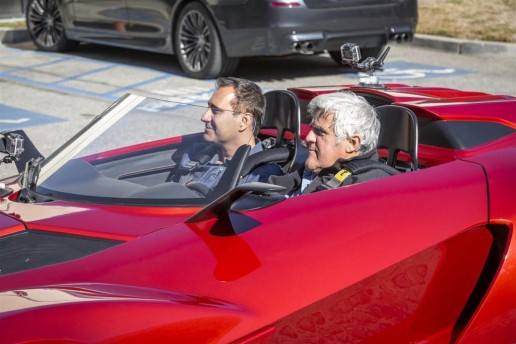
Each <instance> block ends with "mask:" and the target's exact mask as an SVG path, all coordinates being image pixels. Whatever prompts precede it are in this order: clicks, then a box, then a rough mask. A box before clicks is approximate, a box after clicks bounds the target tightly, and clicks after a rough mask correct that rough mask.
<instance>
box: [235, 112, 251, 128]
mask: <svg viewBox="0 0 516 344" xmlns="http://www.w3.org/2000/svg"><path fill="white" fill-rule="evenodd" d="M249 126H251V127H252V126H253V116H252V115H251V114H250V113H249V112H246V113H243V114H242V116H241V120H240V126H239V127H238V129H239V130H240V131H245V130H246V129H247V128H249Z"/></svg>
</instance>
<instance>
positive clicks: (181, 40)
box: [174, 3, 239, 79]
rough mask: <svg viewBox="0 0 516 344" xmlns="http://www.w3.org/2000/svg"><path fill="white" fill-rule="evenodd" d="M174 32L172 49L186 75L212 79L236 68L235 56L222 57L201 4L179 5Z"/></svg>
mask: <svg viewBox="0 0 516 344" xmlns="http://www.w3.org/2000/svg"><path fill="white" fill-rule="evenodd" d="M174 33H175V37H174V44H175V52H176V55H177V57H178V60H179V63H180V65H181V68H182V69H183V71H184V72H185V73H186V74H187V75H188V76H190V77H193V78H197V79H209V78H216V77H219V76H224V75H228V74H230V73H232V72H234V70H235V69H236V67H237V65H238V61H239V59H238V58H229V57H227V56H226V53H225V52H224V48H223V47H222V43H221V40H220V38H219V35H218V33H217V29H216V27H215V24H214V22H213V20H212V19H211V16H210V14H209V13H208V11H207V10H206V9H205V8H204V7H203V6H202V5H201V4H199V3H190V4H188V5H187V6H185V8H183V10H182V11H181V13H180V15H179V20H178V21H177V25H176V28H175V30H174Z"/></svg>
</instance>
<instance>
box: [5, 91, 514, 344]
mask: <svg viewBox="0 0 516 344" xmlns="http://www.w3.org/2000/svg"><path fill="white" fill-rule="evenodd" d="M291 90H292V91H293V92H294V93H295V94H296V95H297V96H298V98H299V99H300V101H301V103H302V104H304V103H305V102H307V101H309V100H310V99H311V98H313V97H314V96H315V95H318V94H321V93H327V92H336V91H341V90H351V91H353V92H356V93H359V94H361V95H364V96H366V99H368V100H369V101H372V99H376V101H380V102H381V103H380V104H388V103H392V104H397V105H402V106H405V107H407V108H409V109H411V110H412V111H414V113H415V114H416V115H417V116H418V119H419V120H421V122H424V121H425V120H424V119H429V120H432V121H444V122H446V121H457V122H461V121H463V122H468V123H471V122H483V123H488V122H489V123H495V126H496V125H502V126H504V127H505V129H504V130H506V131H507V132H508V133H507V134H504V135H503V136H501V137H496V138H494V139H491V138H488V139H486V140H484V142H482V143H480V144H475V145H473V146H467V147H462V148H457V147H440V146H436V145H431V144H428V143H426V144H425V143H420V145H419V162H420V165H421V166H422V168H420V169H419V170H417V171H412V172H406V173H403V174H401V175H397V176H393V177H389V178H384V179H379V180H375V181H369V182H365V183H361V184H357V185H352V186H349V187H343V188H339V189H334V190H329V191H323V192H317V193H313V194H309V195H303V196H299V197H291V198H288V199H286V200H284V201H281V202H277V203H274V204H272V205H269V206H264V207H259V208H257V209H252V210H245V211H228V213H230V220H229V222H231V224H232V225H233V226H236V227H238V226H240V225H242V226H244V225H246V223H249V222H251V223H252V224H251V225H250V227H251V228H252V229H250V230H247V231H245V232H243V233H241V234H234V235H226V234H220V233H219V234H214V233H215V232H214V228H217V226H218V227H224V226H227V225H228V222H227V221H226V220H227V219H226V220H224V219H223V218H222V216H204V217H203V216H201V217H195V216H194V214H195V213H197V212H198V211H202V207H201V206H190V207H166V206H165V207H163V206H161V207H153V206H139V207H136V206H130V205H106V204H95V203H86V202H79V201H69V200H53V201H49V202H41V203H21V202H18V201H16V197H17V192H18V190H19V187H17V186H16V185H12V187H13V188H14V189H15V190H14V191H15V192H14V193H13V194H11V195H9V196H7V197H4V198H3V199H1V203H0V210H1V212H2V214H1V216H0V248H2V246H3V245H4V244H2V242H3V241H4V242H5V240H4V239H5V238H8V237H10V236H13V235H15V234H16V233H21V232H24V231H27V229H30V230H32V231H36V232H38V233H43V234H45V233H48V234H51V235H58V234H64V235H72V236H78V237H82V238H89V239H91V240H106V241H109V240H111V241H117V242H118V244H117V245H114V246H112V247H109V248H106V249H103V250H100V251H98V252H96V253H92V254H89V255H85V256H82V257H80V258H77V259H73V260H69V261H65V262H59V263H56V264H51V265H46V266H41V267H37V268H34V269H30V270H25V271H18V272H15V273H11V274H5V275H3V273H1V272H0V328H1V329H2V331H1V333H2V334H1V338H2V340H1V341H2V342H6V343H20V342H39V341H48V340H56V341H62V342H67V341H70V342H84V343H91V342H144V341H145V342H175V343H228V342H237V343H269V342H270V343H284V342H296V343H313V342H324V343H331V342H334V343H489V342H490V343H514V341H515V340H516V327H515V326H514V323H515V322H516V288H515V284H514V278H515V269H516V242H515V240H516V239H515V238H514V235H513V233H514V224H515V223H516V206H515V204H516V180H515V178H514V175H515V172H516V131H515V129H516V98H515V97H511V96H493V95H487V94H484V93H477V92H462V91H458V90H451V89H443V88H422V87H410V86H406V85H399V84H390V85H386V87H385V88H381V89H379V88H365V87H356V86H334V87H313V88H294V89H291ZM368 97H369V98H368ZM380 104H376V105H380ZM473 125H475V124H473ZM459 127H460V125H459ZM461 128H462V127H461ZM476 128H477V127H474V130H477V129H476ZM308 129H309V127H308V126H307V125H305V126H304V127H303V131H304V133H305V134H306V132H307V130H308ZM422 130H424V128H420V133H421V131H422ZM476 135H479V136H482V135H483V132H482V131H481V132H478V133H475V134H474V135H473V136H476ZM481 141H482V140H481ZM475 142H476V141H475ZM430 143H431V142H430ZM110 154H111V155H113V154H114V155H115V156H116V154H118V153H117V152H116V151H115V153H110ZM110 154H107V155H110ZM96 158H98V157H96ZM188 219H190V220H188ZM192 219H193V220H192ZM246 221H247V222H246ZM8 249H9V247H7V248H6V247H5V246H4V247H3V248H2V251H4V252H5V251H7V250H8ZM37 249H41V250H44V249H45V247H37Z"/></svg>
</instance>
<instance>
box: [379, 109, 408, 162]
mask: <svg viewBox="0 0 516 344" xmlns="http://www.w3.org/2000/svg"><path fill="white" fill-rule="evenodd" d="M376 111H377V113H378V118H379V120H380V124H381V129H380V137H379V139H378V148H385V149H387V151H388V154H389V155H388V157H387V164H388V165H390V166H392V167H394V168H396V169H398V170H405V169H406V168H404V167H403V166H402V163H400V162H398V153H399V152H406V153H408V154H410V158H411V162H410V166H409V169H410V170H412V171H414V170H417V169H418V161H417V144H418V132H417V117H416V114H415V113H414V112H413V111H412V110H410V109H408V108H406V107H403V106H398V105H383V106H379V107H377V108H376Z"/></svg>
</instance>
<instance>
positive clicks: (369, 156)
mask: <svg viewBox="0 0 516 344" xmlns="http://www.w3.org/2000/svg"><path fill="white" fill-rule="evenodd" d="M357 160H370V161H375V162H378V161H379V159H378V154H377V153H376V150H372V151H370V152H368V153H366V154H364V155H361V156H359V157H357V158H354V159H352V160H344V159H339V160H337V161H336V162H335V163H334V164H333V165H332V166H330V167H328V168H324V169H322V170H321V171H320V172H319V173H318V174H317V175H314V174H311V173H310V171H309V170H307V169H305V167H304V166H301V167H300V168H299V169H298V170H296V171H293V172H291V173H289V174H286V175H283V176H271V177H270V178H269V180H268V182H269V183H272V184H276V185H281V186H284V187H286V188H287V190H286V194H288V195H290V196H295V195H299V194H307V193H311V192H315V191H321V190H327V189H333V188H335V187H339V186H344V185H350V184H356V183H361V182H364V181H368V180H373V179H378V178H383V177H388V176H390V175H392V174H397V173H398V172H397V171H396V170H394V169H393V168H389V167H387V166H386V168H387V169H392V171H391V173H388V172H386V171H385V169H380V168H371V169H369V170H366V171H364V172H360V173H357V174H351V175H349V176H348V177H346V178H345V179H343V180H342V182H340V181H336V180H335V176H336V175H337V174H338V173H339V172H341V171H342V170H344V169H345V168H346V163H349V162H350V161H357ZM303 178H304V179H305V183H303ZM308 179H311V181H310V182H309V183H307V180H308ZM303 184H308V185H307V186H306V187H304V186H305V185H303ZM302 186H303V187H304V188H302Z"/></svg>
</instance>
